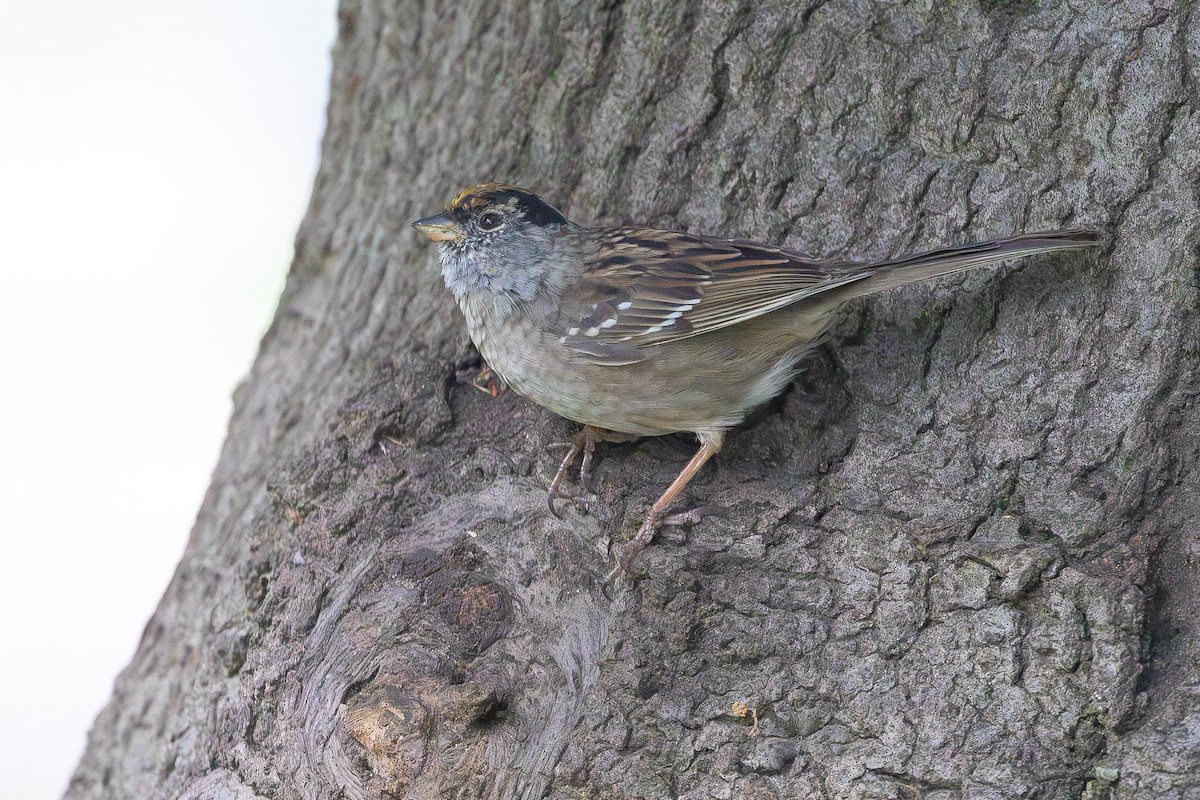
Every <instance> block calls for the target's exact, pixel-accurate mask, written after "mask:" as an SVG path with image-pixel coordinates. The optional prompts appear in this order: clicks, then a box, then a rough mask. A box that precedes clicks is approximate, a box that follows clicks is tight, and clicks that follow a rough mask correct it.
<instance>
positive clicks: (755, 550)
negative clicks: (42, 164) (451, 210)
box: [67, 0, 1200, 800]
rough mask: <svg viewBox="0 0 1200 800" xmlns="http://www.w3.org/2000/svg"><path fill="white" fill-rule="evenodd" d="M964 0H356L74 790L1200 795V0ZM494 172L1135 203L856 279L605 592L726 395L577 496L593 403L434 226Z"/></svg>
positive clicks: (745, 210)
mask: <svg viewBox="0 0 1200 800" xmlns="http://www.w3.org/2000/svg"><path fill="white" fill-rule="evenodd" d="M932 5H933V7H932V8H931V7H929V4H918V3H910V4H904V5H890V4H872V3H867V2H834V3H822V2H812V3H810V4H808V5H806V6H802V7H801V6H798V5H797V4H794V3H790V2H782V1H780V2H763V3H751V2H741V3H736V2H734V3H723V2H719V0H703V1H702V2H701V1H700V0H679V1H677V2H665V1H664V0H636V1H630V2H610V3H607V4H603V5H602V4H594V3H567V2H563V3H532V4H523V3H511V4H505V6H504V7H503V8H499V7H493V4H491V3H486V2H475V1H474V0H464V2H458V3H415V2H398V3H394V4H389V3H382V4H381V3H378V2H372V1H370V0H367V1H366V2H361V3H351V2H345V3H343V8H342V9H341V12H340V14H341V32H340V36H339V39H338V43H337V46H336V49H335V53H334V56H335V58H334V77H333V89H332V99H331V104H330V111H329V127H328V132H327V135H326V139H325V143H324V151H323V161H322V167H321V170H320V174H319V176H318V178H317V182H316V187H315V192H314V196H313V200H312V205H311V208H310V210H309V213H308V215H307V218H306V220H305V221H304V223H303V226H302V228H301V230H300V233H299V236H298V239H297V245H296V258H295V263H294V265H293V267H292V270H291V274H290V276H289V279H288V282H287V287H286V289H285V291H284V295H283V298H282V300H281V302H280V306H279V311H278V314H277V316H276V319H275V321H274V323H273V325H272V327H271V329H270V331H269V332H268V334H267V335H266V337H265V338H264V340H263V343H262V349H261V353H260V355H259V357H258V360H257V363H256V364H255V365H254V368H253V370H252V372H251V375H250V376H249V378H248V379H247V380H246V382H245V383H244V384H243V385H242V386H241V387H240V388H239V389H238V391H237V393H236V396H235V399H236V410H235V412H234V416H233V419H232V422H231V423H230V431H229V437H228V441H227V442H226V445H225V449H224V452H223V454H222V457H221V461H220V465H219V466H218V468H217V471H216V474H215V476H214V479H213V485H212V488H211V490H210V491H209V493H208V496H207V498H206V500H205V502H204V505H203V507H202V509H201V511H200V515H199V519H198V521H197V524H196V528H195V530H194V532H193V534H192V538H191V542H190V545H189V547H188V549H187V552H186V554H185V556H184V559H183V561H182V563H181V564H180V566H179V569H178V572H177V574H176V576H175V579H174V581H173V582H172V584H171V586H170V588H169V590H168V591H167V593H166V595H165V597H164V598H163V600H162V604H161V606H160V608H159V610H158V611H157V613H156V614H155V615H154V617H153V618H152V619H151V621H150V623H149V625H148V626H147V629H146V633H145V637H144V640H143V642H142V644H141V647H140V648H139V650H138V652H137V654H136V656H135V658H134V660H133V662H132V664H131V665H130V666H129V667H128V669H127V670H126V671H125V672H124V673H123V674H122V676H121V677H120V679H119V680H118V682H117V685H116V688H115V692H114V696H113V699H112V701H111V703H110V704H109V705H108V707H107V708H106V709H105V710H104V712H103V713H102V714H101V716H100V718H99V719H98V721H97V723H96V726H95V729H94V730H93V731H92V734H91V739H90V743H89V747H88V750H87V753H86V755H85V756H84V759H83V761H82V763H81V765H80V767H79V769H78V772H77V773H76V775H75V777H74V779H73V781H72V784H71V786H70V789H69V791H68V793H67V796H68V797H70V798H118V797H120V798H127V797H185V798H238V799H239V800H245V799H247V798H259V797H264V798H265V797H270V798H328V797H347V798H367V797H380V796H384V797H391V796H395V797H414V798H432V797H489V798H509V797H522V798H528V797H555V798H605V797H612V798H634V797H645V798H657V797H683V798H720V797H758V798H767V797H780V798H783V797H814V798H905V797H925V798H930V799H931V800H933V799H936V800H950V798H1014V797H1037V798H1056V799H1057V798H1062V799H1063V800H1065V799H1066V798H1071V800H1077V798H1079V797H1081V796H1085V797H1091V798H1099V797H1105V796H1111V797H1114V798H1146V797H1156V798H1196V797H1197V796H1200V778H1198V777H1197V774H1198V773H1200V725H1198V723H1197V720H1198V719H1200V693H1198V692H1197V689H1196V687H1197V685H1200V667H1198V663H1200V657H1198V649H1200V648H1198V645H1197V642H1198V637H1197V634H1198V631H1197V628H1198V624H1200V623H1198V622H1197V620H1198V619H1200V581H1198V580H1197V577H1196V573H1195V564H1196V559H1197V556H1198V555H1200V537H1198V534H1197V523H1196V520H1197V518H1198V516H1200V492H1198V491H1197V490H1198V486H1200V481H1198V479H1197V472H1196V466H1197V455H1198V452H1197V451H1198V447H1200V446H1198V444H1197V443H1198V442H1200V421H1198V419H1197V414H1196V407H1195V403H1196V397H1197V394H1198V392H1200V378H1198V374H1200V373H1198V371H1197V367H1198V362H1200V333H1198V331H1200V319H1198V317H1200V314H1198V313H1197V298H1198V296H1200V295H1198V292H1200V289H1198V279H1197V252H1198V245H1200V226H1198V222H1200V194H1198V191H1197V185H1198V182H1200V156H1198V155H1197V154H1198V153H1200V115H1198V114H1197V113H1196V111H1197V108H1196V103H1197V94H1196V84H1195V75H1194V73H1193V66H1194V64H1195V63H1196V61H1195V60H1196V58H1197V56H1198V55H1200V53H1198V52H1197V51H1198V50H1200V34H1198V33H1197V31H1200V24H1197V20H1196V18H1195V14H1194V11H1193V8H1192V6H1191V5H1190V4H1187V3H1176V4H1173V5H1167V6H1162V7H1155V6H1151V5H1147V4H1144V3H1140V2H1134V1H1133V0H1130V2H1127V3H1118V4H1115V5H1113V6H1111V7H1106V8H1098V7H1097V8H1093V7H1092V6H1091V5H1090V4H1068V3H1057V2H1047V3H1032V2H1012V3H1007V2H994V1H991V2H983V3H981V4H976V3H971V2H952V3H944V4H943V3H936V4H932ZM492 178H500V179H504V180H508V181H511V182H515V183H520V184H525V185H527V186H529V187H530V188H532V189H534V190H536V191H539V192H540V193H542V194H544V195H545V196H546V197H548V198H550V199H552V200H553V201H555V202H556V203H557V204H558V205H560V207H562V208H563V210H564V211H566V212H567V213H568V215H569V216H571V217H573V218H575V219H578V220H579V221H583V222H593V221H601V220H606V221H614V222H620V221H641V222H647V223H651V224H658V225H661V226H664V227H678V228H685V229H690V230H696V231H703V232H721V233H727V234H729V235H739V236H746V237H752V238H758V239H763V240H767V241H772V242H786V243H787V244H788V245H789V246H793V247H799V248H802V249H806V250H808V251H810V252H814V253H816V254H819V255H829V256H843V255H855V256H860V257H883V256H887V255H890V254H896V253H900V252H902V251H909V250H914V249H920V248H922V247H924V246H926V245H933V244H936V243H942V242H948V241H965V240H970V239H977V238H984V237H988V236H992V235H1004V234H1008V233H1011V232H1014V231H1020V230H1027V229H1035V228H1047V227H1056V226H1059V225H1067V224H1072V225H1075V224H1084V225H1092V226H1097V227H1101V228H1103V229H1104V230H1105V231H1106V232H1108V233H1109V234H1110V236H1111V240H1110V244H1109V245H1108V246H1107V247H1106V248H1104V250H1103V252H1102V253H1099V254H1098V255H1093V256H1078V255H1065V256H1061V257H1053V258H1044V259H1040V260H1037V261H1035V262H1031V263H1025V264H1019V265H1013V266H1010V267H1006V268H1004V269H1000V270H995V271H985V272H983V273H973V274H971V275H969V276H966V277H963V278H955V279H950V280H947V281H943V282H941V283H939V284H935V285H926V286H918V287H911V288H908V289H905V290H903V291H900V292H897V293H893V294H892V295H888V296H884V297H879V298H875V299H872V300H870V301H867V302H860V303H857V304H855V305H854V306H853V307H852V308H851V309H850V311H849V312H848V314H847V315H846V317H845V318H844V320H843V321H842V322H841V323H840V324H839V325H838V326H837V328H836V329H835V333H834V336H833V338H832V340H831V342H830V344H829V345H827V346H826V347H824V348H823V349H822V350H821V351H820V352H819V353H818V354H817V355H816V356H815V357H814V358H812V359H811V361H810V362H809V363H810V366H809V369H808V371H807V372H805V373H804V374H803V375H802V376H801V377H800V378H798V380H797V381H796V383H795V385H794V386H793V387H792V388H791V389H790V390H789V392H787V393H786V394H785V395H784V396H783V397H782V398H781V399H780V400H779V401H777V402H775V403H774V404H772V405H770V407H768V408H767V409H765V410H764V411H763V412H762V413H761V414H759V415H758V416H757V417H756V418H755V419H754V420H752V421H751V423H750V424H748V425H747V426H746V427H745V429H743V430H741V431H739V432H736V433H735V434H733V435H732V436H731V438H730V440H729V443H728V445H727V447H726V449H725V451H724V452H722V453H721V455H720V456H719V458H718V459H716V461H715V462H714V463H713V465H712V466H709V467H706V469H705V472H704V473H703V475H702V476H701V478H700V479H698V480H697V481H696V484H695V485H694V486H693V487H692V489H691V490H690V493H689V496H690V498H691V501H692V502H693V503H703V504H704V505H706V506H707V508H708V516H707V517H706V518H705V519H704V520H703V521H702V522H701V523H700V524H698V525H697V526H695V527H694V528H692V529H691V530H690V532H689V533H688V535H687V537H686V540H685V541H670V540H664V541H660V542H658V543H656V544H655V545H654V546H653V547H651V548H650V549H649V550H648V551H647V552H646V553H645V554H644V555H643V557H642V560H641V561H640V562H639V570H638V573H637V575H636V579H635V580H633V581H631V582H630V583H628V584H626V585H624V586H622V587H619V588H617V589H616V590H614V591H612V592H611V593H608V592H606V590H605V588H604V586H603V585H602V580H601V576H602V575H604V574H605V573H606V572H607V571H608V569H609V568H610V566H611V557H612V554H613V548H614V546H615V545H616V544H618V543H619V542H620V541H621V540H623V539H625V538H627V537H628V536H629V535H631V533H632V531H633V530H634V529H635V528H636V525H637V523H638V521H639V520H640V516H641V514H642V513H644V510H645V508H646V507H647V505H648V504H649V503H650V502H651V501H652V500H653V498H654V497H655V496H656V495H657V493H658V491H659V490H660V489H661V487H663V486H665V485H666V484H667V483H668V482H669V480H670V479H671V478H672V477H673V475H674V473H675V472H676V471H677V469H678V468H679V466H680V464H681V463H682V461H683V460H684V459H685V458H686V455H687V451H686V448H685V447H684V445H686V444H688V442H687V441H686V439H685V438H683V437H680V438H679V440H678V441H675V440H674V439H670V438H668V439H657V440H644V441H642V442H639V443H634V444H625V445H613V446H606V447H603V448H602V450H601V452H600V455H599V460H598V463H597V470H596V475H595V477H594V483H595V487H594V488H595V489H596V490H597V492H598V497H596V498H595V499H594V500H593V501H592V502H591V504H590V511H589V512H587V513H585V512H583V511H581V510H578V509H576V510H572V511H570V512H569V513H568V515H567V516H566V519H565V520H564V521H559V520H556V519H555V518H553V517H551V516H550V515H549V514H548V512H547V510H546V503H545V494H544V492H545V486H546V484H547V482H548V478H549V475H550V473H551V471H552V468H553V466H554V461H555V456H556V454H557V451H553V452H551V451H548V448H549V447H550V445H551V444H552V443H554V442H560V441H567V440H569V439H570V438H571V436H572V435H573V432H574V431H573V426H572V425H571V424H569V423H567V422H565V421H563V420H560V419H558V418H555V417H554V416H553V415H551V414H550V413H548V412H546V411H543V410H541V409H539V408H537V407H534V406H532V405H531V404H530V403H528V402H526V401H524V400H522V399H521V398H519V397H516V396H514V395H513V394H511V393H509V394H506V395H502V396H501V397H500V398H498V399H495V400H493V399H490V398H488V397H486V396H485V395H483V394H482V393H480V392H477V391H475V390H474V389H472V388H471V387H470V385H469V378H470V375H471V372H472V370H473V369H475V368H476V367H477V365H478V362H477V356H476V355H475V354H474V351H473V350H472V348H471V347H470V344H469V341H468V339H467V337H466V334H465V332H464V327H463V325H462V321H461V319H460V317H459V315H458V312H457V310H456V309H455V307H454V306H453V302H452V300H451V299H450V297H449V295H448V293H447V292H446V291H445V289H444V287H443V286H442V283H441V280H440V276H439V275H438V273H437V269H436V264H435V259H434V257H433V255H432V253H431V251H430V248H429V247H428V246H427V245H426V243H424V242H420V241H418V239H417V237H416V235H415V234H414V233H413V232H412V231H411V230H410V229H409V227H408V223H409V221H410V220H412V219H414V218H416V217H417V216H420V215H422V214H425V213H429V212H430V211H432V210H435V209H436V208H437V207H439V206H440V205H441V204H442V203H443V202H445V200H446V199H448V198H449V197H450V196H451V195H452V194H453V193H454V191H456V190H457V189H459V188H461V187H462V186H464V185H467V184H470V183H474V182H478V181H481V180H484V179H492ZM737 703H744V704H745V707H744V708H743V707H742V706H738V705H736V704H737ZM741 712H744V713H743V715H741V716H739V713H741Z"/></svg>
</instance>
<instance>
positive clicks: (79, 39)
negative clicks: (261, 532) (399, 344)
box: [0, 0, 336, 800]
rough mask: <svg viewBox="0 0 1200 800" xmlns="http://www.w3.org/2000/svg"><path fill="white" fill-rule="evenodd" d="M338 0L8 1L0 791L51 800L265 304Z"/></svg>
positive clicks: (201, 463) (133, 634)
mask: <svg viewBox="0 0 1200 800" xmlns="http://www.w3.org/2000/svg"><path fill="white" fill-rule="evenodd" d="M335 6H336V2H335V0H172V2H166V3H164V2H161V0H144V1H141V2H139V0H111V1H110V2H106V3H98V2H94V0H56V2H52V3H51V2H23V3H20V2H11V3H0V369H2V372H0V376H2V377H0V548H2V549H0V787H2V788H0V794H2V795H3V796H4V797H6V798H19V799H20V800H37V799H38V798H54V797H58V796H59V795H60V794H61V793H62V791H63V790H64V789H65V787H66V784H67V780H68V778H69V776H70V773H71V771H72V770H73V768H74V766H75V763H76V762H77V760H78V758H79V755H80V753H81V752H82V750H83V745H84V737H85V735H86V732H87V730H88V728H89V727H90V726H91V723H92V720H93V719H94V718H95V715H96V713H97V712H98V711H99V710H100V708H101V706H102V705H103V704H104V703H105V701H106V700H107V699H108V696H109V694H110V692H111V689H112V681H113V678H114V677H115V676H116V674H117V672H118V671H119V670H120V669H121V668H122V667H123V666H124V665H125V664H126V663H127V662H128V661H129V658H130V656H131V655H132V654H133V650H134V647H135V646H136V644H137V642H138V639H139V637H140V635H141V631H142V627H143V626H144V624H145V622H146V620H147V619H148V618H149V616H150V613H151V612H152V611H153V610H154V607H155V606H156V604H157V602H158V599H159V597H160V596H161V594H162V592H163V589H164V588H165V587H166V584H167V581H168V580H169V579H170V577H171V573H172V571H173V569H174V566H175V563H176V562H177V560H178V559H179V556H180V554H181V553H182V550H183V547H184V543H185V542H186V539H187V535H188V532H189V530H190V528H191V526H192V522H193V519H194V517H195V514H196V511H197V509H198V507H199V505H200V500H201V497H202V495H203V493H204V490H205V488H206V486H207V482H208V477H209V474H210V472H211V470H212V468H213V467H214V466H215V464H216V458H217V452H218V449H219V447H220V444H221V440H222V438H223V436H224V432H225V424H226V421H227V418H228V416H229V412H230V407H231V405H230V399H229V398H230V393H231V392H232V390H233V387H234V386H235V384H236V383H237V381H238V380H239V379H240V378H241V377H242V376H244V375H245V373H246V371H247V369H248V368H249V365H250V362H251V360H252V359H253V356H254V353H255V350H256V348H257V344H258V339H259V337H260V336H261V334H262V332H263V331H264V330H265V327H266V324H267V322H268V321H269V319H270V316H271V313H272V311H273V309H274V303H275V299H276V295H277V294H278V291H279V289H280V287H281V286H282V282H283V276H284V274H285V272H286V270H287V267H288V263H289V261H290V259H291V252H292V241H293V237H294V235H295V232H296V228H297V226H298V224H299V222H300V218H301V215H302V214H303V211H304V209H305V206H306V204H307V201H308V195H309V192H310V190H311V185H312V179H313V175H314V173H315V168H316V160H317V148H318V145H319V140H320V135H321V131H322V129H323V126H324V119H325V101H326V96H327V93H328V73H329V49H330V47H331V45H332V42H333V38H334V31H335V20H336V15H335Z"/></svg>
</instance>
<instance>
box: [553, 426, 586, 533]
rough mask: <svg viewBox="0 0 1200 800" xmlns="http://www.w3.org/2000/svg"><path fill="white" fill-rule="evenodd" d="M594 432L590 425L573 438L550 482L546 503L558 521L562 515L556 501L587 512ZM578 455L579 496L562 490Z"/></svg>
mask: <svg viewBox="0 0 1200 800" xmlns="http://www.w3.org/2000/svg"><path fill="white" fill-rule="evenodd" d="M595 430H596V429H595V428H593V427H592V426H590V425H585V426H584V427H583V430H582V431H580V432H579V435H578V436H576V437H575V441H574V442H573V443H572V444H571V445H569V449H568V450H567V454H566V455H565V456H563V460H562V463H561V464H559V465H558V471H557V472H555V473H554V479H553V480H552V481H550V488H549V489H547V491H546V502H547V504H549V506H550V513H551V514H553V515H554V516H556V517H558V518H559V519H562V514H561V513H559V510H558V507H557V506H555V504H554V503H555V501H557V500H567V501H568V502H571V503H575V504H576V505H580V506H582V507H583V509H584V510H585V511H586V510H587V495H588V494H590V492H589V491H588V482H589V480H590V479H591V476H592V455H593V454H594V453H595V452H596V438H597V437H596V434H595ZM580 453H583V463H581V464H580V465H579V494H578V495H572V494H569V493H568V492H567V491H566V489H564V488H563V479H564V478H565V477H566V475H567V470H569V469H570V468H571V465H572V464H574V463H575V459H576V458H578V457H579V454H580Z"/></svg>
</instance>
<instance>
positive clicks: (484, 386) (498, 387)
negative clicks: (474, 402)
mask: <svg viewBox="0 0 1200 800" xmlns="http://www.w3.org/2000/svg"><path fill="white" fill-rule="evenodd" d="M471 385H472V386H474V387H475V388H476V389H478V390H479V391H481V392H483V393H484V394H486V395H491V396H492V397H499V396H500V395H502V394H503V393H504V392H505V391H507V390H508V384H507V383H505V382H504V379H503V378H501V377H500V376H499V375H497V374H496V373H495V372H494V371H492V368H491V367H490V366H488V365H487V364H484V365H483V369H481V370H479V373H478V374H477V375H476V376H475V377H474V378H472V379H471Z"/></svg>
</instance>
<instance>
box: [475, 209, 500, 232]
mask: <svg viewBox="0 0 1200 800" xmlns="http://www.w3.org/2000/svg"><path fill="white" fill-rule="evenodd" d="M479 227H480V228H482V229H483V230H485V231H494V230H496V228H499V227H500V215H499V214H496V213H494V212H491V211H489V212H488V213H486V214H484V215H483V216H482V217H480V218H479Z"/></svg>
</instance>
